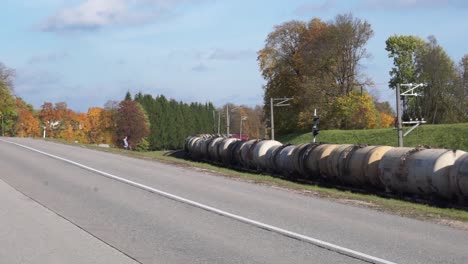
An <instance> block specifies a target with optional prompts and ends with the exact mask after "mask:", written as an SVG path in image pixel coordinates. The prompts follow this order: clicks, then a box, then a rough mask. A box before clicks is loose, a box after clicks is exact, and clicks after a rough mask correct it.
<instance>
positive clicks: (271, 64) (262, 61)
mask: <svg viewBox="0 0 468 264" xmlns="http://www.w3.org/2000/svg"><path fill="white" fill-rule="evenodd" d="M306 30H307V24H306V23H304V22H301V21H290V22H286V23H283V24H281V25H279V26H276V27H275V29H274V30H273V32H271V33H270V34H268V37H267V39H266V40H265V47H264V48H263V49H261V50H260V51H259V52H258V62H259V65H260V70H261V71H262V75H263V78H264V79H265V80H266V84H265V86H264V91H265V92H264V102H265V108H264V110H265V112H266V113H267V115H268V116H269V113H270V98H283V97H293V98H294V100H293V101H292V102H291V107H289V108H288V109H285V108H282V109H278V111H276V109H275V116H276V118H278V120H281V122H278V123H281V129H280V131H282V130H283V131H292V130H293V129H294V128H295V127H296V126H297V117H298V114H299V112H300V102H299V100H300V97H299V96H298V95H299V94H301V91H302V83H303V78H304V76H305V75H304V74H305V72H304V63H303V61H302V56H301V53H300V47H301V40H302V39H303V37H304V33H305V32H306Z"/></svg>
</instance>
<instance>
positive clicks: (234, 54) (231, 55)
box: [208, 49, 255, 61]
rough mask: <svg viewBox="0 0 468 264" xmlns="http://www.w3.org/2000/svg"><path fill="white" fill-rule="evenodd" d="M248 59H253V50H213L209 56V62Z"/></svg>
mask: <svg viewBox="0 0 468 264" xmlns="http://www.w3.org/2000/svg"><path fill="white" fill-rule="evenodd" d="M248 58H255V51H253V50H224V49H215V50H214V51H213V52H212V53H211V54H210V55H209V56H208V59H209V60H229V61H232V60H242V59H248Z"/></svg>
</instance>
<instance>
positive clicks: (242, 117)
mask: <svg viewBox="0 0 468 264" xmlns="http://www.w3.org/2000/svg"><path fill="white" fill-rule="evenodd" d="M245 120H247V117H246V116H241V118H240V131H239V139H240V140H242V122H243V121H245Z"/></svg>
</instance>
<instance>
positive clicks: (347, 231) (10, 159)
mask: <svg viewBox="0 0 468 264" xmlns="http://www.w3.org/2000/svg"><path fill="white" fill-rule="evenodd" d="M13 143H16V144H13ZM17 144H20V145H17ZM25 147H29V148H30V149H28V148H25ZM37 151H41V152H42V153H39V152H37ZM47 155H49V156H47ZM50 155H53V157H51V156H50ZM71 162H72V163H73V162H74V164H72V163H71ZM79 166H82V167H79ZM83 166H86V168H88V169H85V168H83ZM90 169H91V170H90ZM93 170H95V171H93ZM103 173H104V174H108V175H113V176H117V177H121V178H123V179H125V180H127V181H131V182H135V183H138V184H141V185H142V186H146V187H148V188H153V189H157V190H162V191H164V192H166V193H169V194H170V195H176V196H178V197H183V198H185V199H188V200H190V201H192V202H194V203H195V202H196V203H199V204H202V205H206V206H209V207H212V208H216V209H218V210H221V211H223V212H228V213H231V214H234V215H236V216H240V217H244V218H247V219H250V220H252V221H256V223H257V222H258V223H260V224H265V225H270V226H273V227H275V228H278V229H281V230H286V231H289V232H293V233H295V234H300V235H302V236H304V237H307V238H313V239H317V240H320V241H323V242H327V243H331V244H332V245H333V247H332V249H331V250H328V249H324V248H323V247H319V246H317V245H314V244H313V243H309V242H307V241H304V240H301V239H297V237H291V236H287V235H284V234H281V233H279V232H275V231H272V230H267V229H265V228H260V227H258V226H256V225H254V224H250V223H246V222H241V221H239V220H237V219H233V218H231V217H229V216H224V215H220V214H219V213H214V212H212V211H209V210H205V209H201V208H199V207H196V206H193V205H191V204H187V203H184V202H181V201H178V200H174V199H169V198H167V197H165V196H163V195H160V194H158V193H154V192H151V191H148V189H146V190H145V189H144V188H139V187H138V186H134V185H130V184H127V183H123V182H121V181H119V180H116V179H111V178H109V177H105V175H103ZM7 198H8V199H7ZM25 201H28V203H26V202H25ZM0 202H1V203H2V206H1V207H0V208H2V211H1V214H0V226H1V227H0V263H3V262H2V260H4V259H7V260H9V261H8V262H5V263H65V262H67V263H68V262H69V261H66V260H68V259H74V260H75V261H77V263H106V261H107V263H365V262H364V261H363V260H361V259H357V258H352V257H350V256H347V255H345V254H342V253H340V250H334V249H336V248H344V249H346V250H353V251H356V252H358V253H362V254H363V255H368V256H372V257H375V258H379V259H381V260H383V261H388V262H394V263H468V250H467V249H468V232H466V231H461V230H457V229H453V228H450V227H447V226H442V225H436V224H432V223H427V222H423V221H418V220H412V219H407V218H402V217H399V216H394V215H389V214H385V213H381V212H377V211H373V210H370V209H365V208H358V207H354V206H350V205H343V204H339V203H336V202H331V201H328V200H324V199H320V198H313V197H307V196H304V195H301V194H296V193H294V192H291V191H287V190H282V189H277V188H272V187H267V186H261V185H256V184H251V183H247V182H242V181H236V180H233V179H228V178H225V177H219V176H216V175H211V174H207V173H204V172H203V171H200V170H196V169H193V168H191V169H187V168H181V167H176V166H171V165H167V164H162V163H158V162H153V161H145V160H139V159H134V158H129V157H125V156H120V155H115V154H110V153H104V152H99V151H94V150H89V149H85V148H81V147H75V146H69V145H63V144H58V143H52V142H46V141H42V140H34V139H19V138H0ZM20 208H21V209H20ZM38 223H41V224H38ZM4 233H6V234H7V235H3V234H4ZM8 233H9V235H8ZM65 238H66V239H65ZM64 241H66V243H65V242H64ZM38 243H40V244H41V246H40V247H38ZM73 245H76V247H73ZM58 252H61V253H58ZM84 253H89V254H84ZM33 257H38V258H39V260H42V261H37V260H38V259H32V258H33ZM59 259H61V260H62V261H59ZM28 260H29V261H28ZM54 260H55V261H56V262H54ZM80 260H81V261H80Z"/></svg>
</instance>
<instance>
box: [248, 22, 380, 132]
mask: <svg viewBox="0 0 468 264" xmlns="http://www.w3.org/2000/svg"><path fill="white" fill-rule="evenodd" d="M372 36H373V31H372V28H371V25H370V24H369V23H368V22H367V21H363V20H361V19H359V18H355V17H353V15H351V14H344V15H338V16H336V17H335V19H334V20H333V21H331V22H323V21H321V20H320V19H318V18H314V19H312V20H311V21H310V22H309V23H304V22H301V21H290V22H286V23H283V24H281V25H279V26H276V27H275V29H274V31H273V32H271V33H270V34H269V35H268V37H267V39H266V41H265V47H264V48H263V49H261V50H260V51H259V52H258V58H257V59H258V62H259V65H260V70H261V72H262V75H263V77H264V79H265V80H266V84H265V86H264V90H265V93H264V101H265V107H264V112H265V113H266V116H270V98H272V97H273V98H282V97H291V98H293V100H292V101H291V103H290V107H283V108H275V110H274V111H275V122H276V123H277V124H280V125H279V126H278V128H277V130H278V133H279V134H284V133H288V132H291V131H294V130H306V129H309V128H310V127H311V125H312V116H313V113H314V109H318V110H319V112H320V113H321V114H322V115H327V114H328V112H329V111H330V109H331V107H332V106H333V104H334V102H335V100H336V99H337V98H338V97H340V96H347V95H348V94H350V93H351V92H352V91H353V90H354V89H356V88H357V87H359V88H361V87H364V86H366V85H368V84H370V83H371V81H370V80H369V79H367V78H365V76H364V75H363V73H362V70H361V62H362V60H364V59H366V58H368V57H369V56H370V55H369V53H368V52H367V50H366V44H367V41H368V40H369V39H370V38H371V37H372ZM269 121H270V120H269ZM268 123H271V121H270V122H268ZM323 125H325V126H327V121H325V122H324V123H323Z"/></svg>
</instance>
